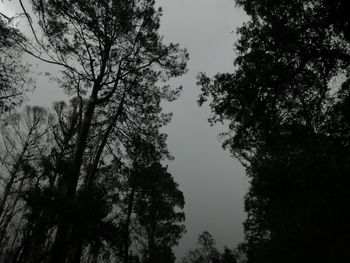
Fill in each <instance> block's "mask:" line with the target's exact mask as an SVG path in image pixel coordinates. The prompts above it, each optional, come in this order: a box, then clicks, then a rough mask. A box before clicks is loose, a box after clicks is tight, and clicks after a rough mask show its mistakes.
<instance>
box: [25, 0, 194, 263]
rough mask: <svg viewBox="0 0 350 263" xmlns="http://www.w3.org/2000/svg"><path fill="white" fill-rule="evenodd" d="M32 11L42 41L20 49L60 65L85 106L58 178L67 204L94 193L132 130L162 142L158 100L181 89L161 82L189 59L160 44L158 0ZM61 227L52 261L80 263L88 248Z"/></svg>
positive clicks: (42, 5)
mask: <svg viewBox="0 0 350 263" xmlns="http://www.w3.org/2000/svg"><path fill="white" fill-rule="evenodd" d="M33 8H34V11H35V13H36V15H37V18H38V20H39V24H38V25H39V26H40V28H41V29H42V35H41V36H40V37H38V33H37V32H34V30H33V34H34V37H35V40H36V43H30V42H29V41H25V42H24V43H23V44H22V45H21V46H22V48H23V49H24V50H25V51H26V52H28V53H30V54H31V55H33V56H35V57H37V58H38V59H41V60H43V61H45V62H47V63H52V64H56V65H59V66H61V67H62V77H61V79H60V83H61V86H62V87H63V88H64V89H65V90H66V92H68V93H69V94H75V95H76V96H78V98H80V100H81V104H80V108H78V109H77V112H78V113H79V117H78V126H77V128H78V130H77V136H75V137H74V140H75V141H74V143H73V144H74V150H73V152H72V156H71V158H70V161H69V164H68V165H66V167H69V169H67V171H65V172H64V173H63V174H62V178H61V179H60V190H61V194H62V195H63V199H65V200H66V201H67V202H73V201H74V200H75V199H76V198H77V195H78V192H80V190H81V191H83V192H84V191H86V193H87V192H89V191H90V190H91V189H93V188H94V187H95V185H96V180H97V176H98V168H99V166H100V164H101V161H102V158H103V156H104V154H105V153H106V147H107V146H108V145H109V146H111V145H112V144H119V145H120V144H123V143H125V141H126V140H127V138H128V136H129V133H130V131H131V130H137V131H138V132H139V133H140V134H142V135H143V136H144V137H146V135H147V134H149V133H152V134H153V136H155V137H158V138H159V142H160V143H163V141H164V136H160V135H159V132H158V129H159V127H160V126H162V125H164V124H165V123H167V122H168V121H169V116H167V115H162V114H161V107H160V102H161V100H162V99H169V100H172V99H174V98H175V97H176V95H177V94H178V90H171V89H170V88H169V87H168V86H166V85H165V86H163V87H161V86H160V84H159V83H160V81H162V80H164V81H166V80H167V79H168V78H170V77H173V76H179V75H181V74H183V73H184V72H185V70H186V61H187V59H188V55H187V53H186V52H185V51H183V50H180V49H179V47H178V45H175V44H169V45H165V44H163V43H162V38H161V37H160V36H159V35H158V28H159V18H160V15H161V10H156V9H155V8H154V1H150V0H139V1H125V0H113V1H98V2H96V1H80V0H71V1H63V2H62V1H45V0H44V1H42V0H35V1H33ZM24 13H25V14H26V15H27V18H28V21H29V24H30V26H31V28H32V29H33V26H32V23H33V22H32V20H31V19H30V18H29V16H28V14H27V12H26V10H24ZM145 123H147V125H145ZM97 124H98V125H97ZM96 127H98V128H97V129H98V131H99V133H95V132H94V129H95V128H96ZM92 138H94V139H93V140H92ZM120 148H123V147H117V148H116V151H118V149H119V150H120ZM87 159H89V160H87ZM67 161H68V160H67ZM81 182H84V183H83V184H82V183H81ZM81 185H85V186H84V188H81ZM84 195H85V194H84ZM57 222H58V223H57V231H56V234H55V236H56V237H55V241H54V243H53V245H52V249H51V260H50V262H52V263H53V262H57V263H58V262H66V261H67V260H69V261H72V262H73V261H74V262H79V261H80V258H81V254H82V253H83V247H84V244H83V243H84V241H83V240H82V239H81V238H79V231H78V232H76V231H75V230H74V224H73V223H69V222H68V223H67V222H66V218H65V216H64V215H63V214H59V215H58V219H57ZM71 244H74V245H71ZM68 248H69V249H68Z"/></svg>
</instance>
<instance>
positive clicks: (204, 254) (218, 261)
mask: <svg viewBox="0 0 350 263" xmlns="http://www.w3.org/2000/svg"><path fill="white" fill-rule="evenodd" d="M181 262H182V263H236V262H237V255H236V252H235V251H233V250H231V249H229V248H227V247H225V249H224V252H223V253H220V252H219V250H218V249H217V248H216V247H215V240H214V238H213V237H212V235H211V234H210V233H209V232H207V231H204V232H203V233H202V234H200V235H199V236H198V241H197V248H196V249H194V250H190V251H189V252H188V253H187V255H186V256H185V257H184V258H183V259H182V261H181Z"/></svg>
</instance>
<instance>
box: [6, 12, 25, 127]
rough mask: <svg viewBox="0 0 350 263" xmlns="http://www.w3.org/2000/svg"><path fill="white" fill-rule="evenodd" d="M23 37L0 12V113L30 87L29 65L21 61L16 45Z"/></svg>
mask: <svg viewBox="0 0 350 263" xmlns="http://www.w3.org/2000/svg"><path fill="white" fill-rule="evenodd" d="M23 41H24V37H23V35H22V34H21V33H20V32H19V30H18V29H16V28H14V27H13V26H12V25H11V18H9V17H7V16H6V15H3V14H2V13H0V68H1V70H0V114H1V120H2V121H3V120H4V118H3V116H5V113H6V112H9V111H10V110H11V109H13V108H14V106H17V105H19V104H20V103H21V102H22V100H23V98H24V97H25V91H26V90H28V89H29V88H32V80H31V79H30V78H29V75H28V73H29V67H28V66H27V65H25V63H23V61H22V59H21V58H22V56H23V50H22V49H20V48H19V47H18V44H19V43H23Z"/></svg>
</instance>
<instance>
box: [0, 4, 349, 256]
mask: <svg viewBox="0 0 350 263" xmlns="http://www.w3.org/2000/svg"><path fill="white" fill-rule="evenodd" d="M9 1H10V0H2V1H1V2H3V3H4V2H9ZM12 1H13V2H17V3H18V5H19V6H20V8H21V11H20V14H17V15H16V16H9V15H7V14H5V13H3V12H2V11H1V10H0V11H1V12H0V263H108V262H116V263H119V262H120V263H175V262H181V263H281V262H284V263H297V262H298V263H312V262H317V263H323V262H324V263H326V262H327V263H330V262H331V263H344V262H348V260H349V262H350V250H349V249H348V244H350V223H349V222H350V213H349V212H348V211H347V208H346V207H348V205H350V191H349V189H348V183H350V16H349V10H350V3H349V2H348V1H346V0H294V1H286V0H235V5H236V7H237V8H241V9H243V10H244V12H245V13H246V15H247V17H248V20H247V21H246V22H244V23H243V24H242V25H241V26H240V27H239V28H238V29H237V30H236V34H237V36H238V38H237V41H236V42H235V43H233V44H234V50H233V51H232V52H235V59H234V61H232V63H233V65H232V70H231V72H223V73H217V74H216V75H214V76H211V75H209V74H207V73H206V72H198V73H197V79H196V80H194V81H196V82H197V86H198V89H200V92H201V93H200V96H199V98H198V104H199V106H208V107H209V108H210V111H211V113H210V116H209V119H208V121H209V123H208V125H220V126H221V127H222V132H221V133H220V135H219V136H220V138H221V139H222V142H223V144H222V147H223V148H224V149H226V150H228V151H229V152H230V153H231V155H232V160H233V159H236V160H239V162H240V163H241V164H242V166H243V167H244V168H245V172H246V176H247V177H248V179H249V189H248V192H247V193H246V195H245V197H244V204H242V206H244V209H245V212H246V214H247V217H246V220H245V221H244V223H243V228H244V240H242V242H241V243H240V244H238V245H237V246H235V247H231V245H232V244H228V245H230V247H225V248H224V249H223V250H222V249H220V248H218V247H217V245H216V242H215V238H214V237H213V236H212V235H211V234H210V233H209V232H208V231H204V232H202V233H201V234H200V235H199V236H198V241H197V244H193V245H194V248H193V249H190V248H188V251H187V252H186V253H185V254H184V256H182V257H178V258H177V255H176V253H175V252H174V249H175V247H176V246H177V245H178V243H179V241H180V239H181V237H183V235H184V234H185V233H186V221H185V210H184V208H185V194H186V193H183V192H182V191H181V189H180V187H179V184H178V182H176V181H175V179H174V175H173V174H171V173H170V172H169V169H168V163H169V161H171V160H172V159H173V156H172V154H171V152H170V151H169V149H168V144H167V134H166V133H165V132H164V129H163V127H165V126H166V125H167V124H169V123H170V122H171V119H172V114H171V113H166V112H165V111H164V110H163V105H164V102H173V101H175V100H176V99H178V98H180V97H181V91H182V90H181V87H179V88H177V87H173V85H171V84H169V83H171V80H172V79H174V78H178V77H181V76H184V75H185V74H186V73H187V72H188V70H189V61H190V54H189V52H188V51H187V49H186V47H185V46H184V47H183V46H182V45H179V44H177V43H168V42H166V41H164V39H163V36H162V34H161V33H160V30H159V29H160V26H161V22H162V20H161V17H162V13H163V10H162V8H160V7H158V5H157V4H156V1H155V0H98V1H91V0H30V1H23V0H12ZM179 15H180V14H179ZM193 15H194V16H195V14H193ZM19 20H21V21H22V22H23V21H24V23H25V26H19V23H18V21H19ZM218 41H220V40H218ZM198 45H200V43H199V44H198ZM228 55H229V54H228ZM29 60H36V61H40V63H42V64H43V65H47V67H49V66H50V65H54V66H56V67H58V68H59V72H57V73H56V74H51V73H46V74H47V76H48V77H49V78H50V81H48V82H47V83H45V85H47V86H49V85H52V83H55V84H56V85H58V86H59V88H60V89H61V90H63V92H64V93H65V94H66V95H67V97H69V100H64V101H56V102H54V103H53V104H52V106H51V107H50V108H47V107H43V106H33V105H29V104H28V103H27V99H26V98H27V97H28V94H29V93H30V92H35V87H36V84H35V83H36V81H37V78H38V72H34V71H35V69H34V67H32V65H31V64H30V63H28V61H29ZM34 94H35V93H34ZM184 129H185V127H184ZM175 157H176V156H175ZM213 176H214V175H213ZM198 180H200V178H198ZM227 202H231V200H227ZM208 209H209V210H210V209H211V208H210V207H209V208H208ZM217 216H218V217H220V216H221V215H217Z"/></svg>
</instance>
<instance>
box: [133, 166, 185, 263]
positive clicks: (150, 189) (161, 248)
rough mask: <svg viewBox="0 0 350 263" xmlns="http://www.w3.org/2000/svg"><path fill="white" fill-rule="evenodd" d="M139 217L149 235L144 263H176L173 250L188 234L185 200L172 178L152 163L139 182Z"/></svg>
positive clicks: (136, 179)
mask: <svg viewBox="0 0 350 263" xmlns="http://www.w3.org/2000/svg"><path fill="white" fill-rule="evenodd" d="M135 181H136V195H135V204H134V207H135V208H134V210H135V216H136V220H137V221H138V222H139V224H140V226H141V227H142V229H143V232H144V233H145V238H144V239H145V241H146V244H143V253H142V254H143V255H142V258H143V262H145V263H146V262H147V263H157V262H159V263H160V262H164V261H166V262H169V263H170V262H175V256H174V253H173V251H172V248H173V246H175V245H177V244H178V240H179V239H180V237H181V236H182V234H183V233H184V231H185V226H184V225H183V224H182V222H183V221H184V220H185V215H184V213H183V212H182V209H183V208H184V204H185V201H184V196H183V193H182V192H181V191H180V190H179V189H178V185H177V184H176V183H175V182H174V179H173V178H172V176H171V174H169V173H168V172H167V168H166V167H162V165H161V164H160V163H157V162H155V163H152V164H151V165H150V166H148V167H145V168H144V169H142V170H141V171H140V173H139V174H138V175H137V178H135Z"/></svg>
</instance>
